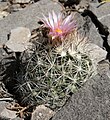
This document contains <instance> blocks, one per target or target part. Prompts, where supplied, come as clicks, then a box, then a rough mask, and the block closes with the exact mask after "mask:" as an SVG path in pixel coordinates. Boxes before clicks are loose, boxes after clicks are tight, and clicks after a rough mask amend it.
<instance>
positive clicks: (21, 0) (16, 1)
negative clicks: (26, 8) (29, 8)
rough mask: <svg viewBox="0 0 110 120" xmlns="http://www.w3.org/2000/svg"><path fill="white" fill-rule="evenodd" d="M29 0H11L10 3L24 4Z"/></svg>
mask: <svg viewBox="0 0 110 120" xmlns="http://www.w3.org/2000/svg"><path fill="white" fill-rule="evenodd" d="M30 1H31V0H12V3H20V4H21V3H22V4H25V3H29V2H30Z"/></svg>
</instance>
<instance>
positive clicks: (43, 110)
mask: <svg viewBox="0 0 110 120" xmlns="http://www.w3.org/2000/svg"><path fill="white" fill-rule="evenodd" d="M54 114H55V112H54V111H52V110H51V109H49V108H47V107H45V106H44V105H39V106H37V107H36V109H35V110H34V112H33V113H32V118H31V120H50V118H51V117H52V116H53V115H54Z"/></svg>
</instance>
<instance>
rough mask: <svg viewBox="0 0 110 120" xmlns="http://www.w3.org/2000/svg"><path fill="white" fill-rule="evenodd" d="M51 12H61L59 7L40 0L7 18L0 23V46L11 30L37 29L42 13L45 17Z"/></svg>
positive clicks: (48, 0) (49, 0)
mask: <svg viewBox="0 0 110 120" xmlns="http://www.w3.org/2000/svg"><path fill="white" fill-rule="evenodd" d="M52 10H54V11H55V12H58V11H60V10H61V6H60V5H59V4H57V3H56V2H52V1H51V0H40V1H38V2H37V3H35V4H32V5H30V6H29V7H27V8H25V9H24V10H22V11H19V12H16V13H13V14H11V15H9V16H7V17H6V18H4V19H3V20H1V21H0V28H1V29H0V44H2V43H5V42H6V41H7V34H9V33H10V31H11V29H14V28H16V27H27V28H29V29H30V30H33V29H35V28H38V27H39V24H38V21H39V17H40V18H42V13H43V14H44V15H47V14H48V12H51V11H52Z"/></svg>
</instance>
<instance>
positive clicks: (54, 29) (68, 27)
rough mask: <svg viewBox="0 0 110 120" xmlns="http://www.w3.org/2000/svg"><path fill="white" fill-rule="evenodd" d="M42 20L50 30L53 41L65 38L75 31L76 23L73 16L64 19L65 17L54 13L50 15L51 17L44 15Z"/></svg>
mask: <svg viewBox="0 0 110 120" xmlns="http://www.w3.org/2000/svg"><path fill="white" fill-rule="evenodd" d="M43 17H44V18H43V19H42V20H41V21H42V22H43V23H44V26H45V27H46V28H49V36H51V37H52V40H53V39H55V38H60V39H62V38H65V37H66V36H67V35H68V34H69V33H71V32H72V31H73V30H75V27H76V25H75V22H74V21H73V16H72V14H71V15H69V16H67V17H66V18H65V19H63V15H62V14H61V13H59V14H58V15H57V14H55V12H54V11H53V12H52V14H51V13H49V17H48V18H47V17H46V16H44V15H43Z"/></svg>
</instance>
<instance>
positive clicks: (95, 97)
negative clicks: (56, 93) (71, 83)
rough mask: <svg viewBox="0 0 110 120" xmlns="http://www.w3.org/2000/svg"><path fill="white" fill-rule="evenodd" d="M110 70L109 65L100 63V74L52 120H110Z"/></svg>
mask: <svg viewBox="0 0 110 120" xmlns="http://www.w3.org/2000/svg"><path fill="white" fill-rule="evenodd" d="M108 70H109V64H108V63H106V62H102V63H100V64H99V66H98V74H97V75H95V76H93V77H92V78H91V79H89V80H88V81H87V82H86V84H85V85H84V87H83V88H81V89H80V90H78V91H77V92H76V93H74V94H73V95H72V98H71V99H70V100H69V101H68V102H67V104H66V105H65V106H64V107H63V108H62V109H61V110H60V111H58V113H56V114H55V116H54V117H53V119H52V120H109V119H110V79H109V77H108V76H107V71H108Z"/></svg>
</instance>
